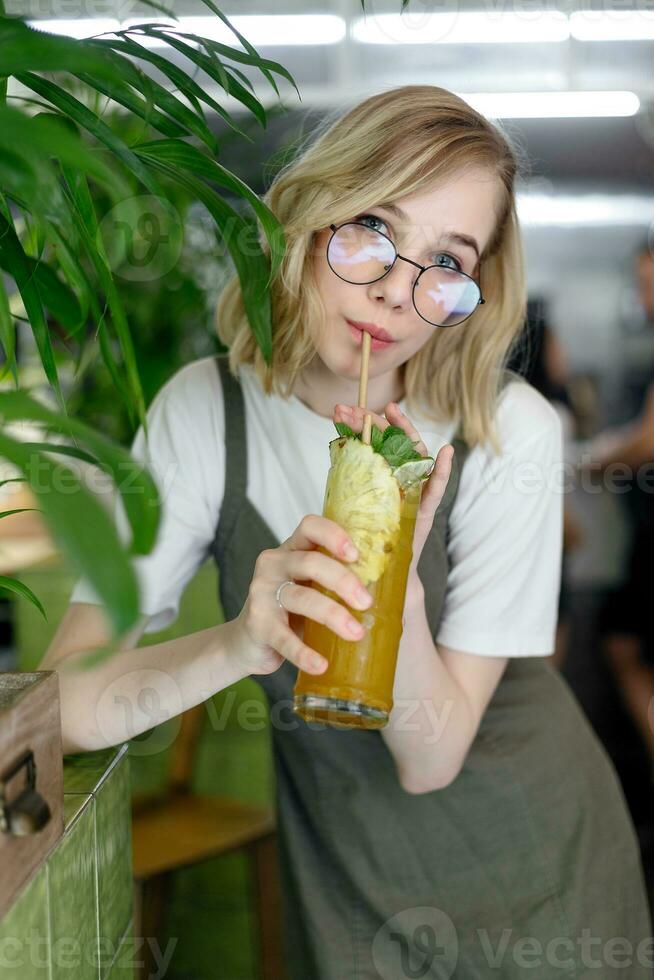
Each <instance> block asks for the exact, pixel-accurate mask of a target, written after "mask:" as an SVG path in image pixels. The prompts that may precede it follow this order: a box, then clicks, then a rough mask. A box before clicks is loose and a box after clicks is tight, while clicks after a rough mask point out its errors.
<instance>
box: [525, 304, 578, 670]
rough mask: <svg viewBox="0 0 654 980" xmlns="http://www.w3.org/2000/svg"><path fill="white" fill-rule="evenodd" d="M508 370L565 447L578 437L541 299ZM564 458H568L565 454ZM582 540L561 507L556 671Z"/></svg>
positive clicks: (563, 368)
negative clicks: (540, 403) (552, 417)
mask: <svg viewBox="0 0 654 980" xmlns="http://www.w3.org/2000/svg"><path fill="white" fill-rule="evenodd" d="M508 367H509V368H510V369H511V370H513V371H516V372H517V373H518V374H520V375H522V376H523V377H524V378H525V380H526V381H528V382H529V384H531V385H533V387H534V388H536V390H537V391H539V392H540V393H541V395H543V396H544V397H545V398H547V400H548V401H549V402H550V404H551V405H552V408H554V409H555V410H556V412H557V414H558V416H559V418H560V420H561V429H562V433H563V442H564V446H568V445H570V444H571V443H572V440H573V439H574V438H575V436H576V434H577V421H576V417H575V411H574V406H573V403H572V401H571V399H570V395H569V393H568V388H567V385H568V381H569V369H568V360H567V356H566V353H565V350H564V348H563V345H562V343H561V341H560V340H559V338H558V336H557V334H556V333H555V331H554V330H553V329H552V327H551V326H550V322H549V317H548V312H547V301H546V300H545V298H544V297H541V296H533V297H531V298H530V299H529V300H528V302H527V316H526V320H525V325H524V328H523V331H522V333H521V334H520V336H519V341H518V344H517V346H516V349H515V351H514V353H513V355H512V356H511V359H510V360H509V363H508ZM564 455H567V453H566V452H565V451H564ZM581 539H582V532H581V529H580V527H579V525H578V523H577V521H576V520H575V518H574V516H573V514H572V512H571V510H570V508H569V507H568V506H566V505H565V504H564V508H563V557H562V563H561V589H560V592H559V619H558V624H557V629H556V647H555V650H554V653H553V654H552V655H551V658H550V659H551V661H552V663H553V664H554V665H555V666H556V667H558V668H561V666H562V665H563V661H564V659H565V655H566V650H567V643H568V636H569V632H570V599H569V592H570V589H569V583H568V579H567V575H566V571H567V558H568V555H569V552H570V551H571V550H572V549H573V548H575V547H577V546H578V544H579V543H580V542H581Z"/></svg>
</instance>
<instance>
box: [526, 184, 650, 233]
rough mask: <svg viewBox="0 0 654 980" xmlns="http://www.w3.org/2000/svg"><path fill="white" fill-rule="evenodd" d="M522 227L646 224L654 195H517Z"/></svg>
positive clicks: (533, 192) (527, 192)
mask: <svg viewBox="0 0 654 980" xmlns="http://www.w3.org/2000/svg"><path fill="white" fill-rule="evenodd" d="M517 205H518V218H519V219H520V223H521V224H523V225H529V226H534V227H547V226H551V225H565V226H573V225H574V226H577V227H581V226H586V227H593V226H607V225H635V226H637V225H647V224H648V215H649V220H651V218H652V217H654V195H651V194H650V195H646V194H542V193H539V192H536V191H524V192H518V194H517Z"/></svg>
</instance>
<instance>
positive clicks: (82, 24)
mask: <svg viewBox="0 0 654 980" xmlns="http://www.w3.org/2000/svg"><path fill="white" fill-rule="evenodd" d="M27 23H28V24H29V25H30V27H36V28H37V30H39V31H45V32H46V33H47V34H61V35H63V36H64V37H74V38H76V39H77V40H81V39H82V38H85V37H94V36H95V35H96V34H106V33H107V32H112V33H113V31H119V30H120V21H119V20H110V19H109V18H102V17H84V18H82V19H80V20H29V21H28V22H27Z"/></svg>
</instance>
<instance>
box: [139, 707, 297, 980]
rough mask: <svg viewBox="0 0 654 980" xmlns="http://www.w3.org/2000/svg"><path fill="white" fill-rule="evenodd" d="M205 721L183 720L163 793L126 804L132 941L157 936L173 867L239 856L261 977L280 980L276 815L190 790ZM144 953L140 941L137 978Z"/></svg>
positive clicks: (199, 714)
mask: <svg viewBox="0 0 654 980" xmlns="http://www.w3.org/2000/svg"><path fill="white" fill-rule="evenodd" d="M203 718H204V704H198V705H196V706H195V707H194V708H190V709H189V710H188V711H185V712H184V713H183V714H182V716H181V727H180V731H179V733H178V736H177V738H176V740H175V742H174V744H173V747H172V758H171V764H170V769H169V781H168V786H167V787H166V790H165V791H164V792H162V793H157V794H150V795H148V796H141V797H135V798H134V799H133V801H132V856H133V874H134V935H135V936H145V937H149V936H152V937H159V936H161V935H162V925H163V920H164V914H165V911H166V908H167V905H168V901H169V898H170V895H171V886H172V881H173V874H174V872H175V871H176V870H177V869H179V868H186V867H188V866H189V865H192V864H197V863H198V862H199V861H204V860H206V859H208V858H212V857H216V856H218V855H220V854H228V853H230V852H233V851H243V852H244V853H245V854H246V855H247V857H248V858H249V861H250V866H251V869H252V876H253V886H254V887H253V891H254V895H255V906H256V919H257V925H258V930H257V932H258V941H257V940H255V941H256V942H257V945H258V949H259V962H260V977H261V980H286V972H285V970H284V955H283V942H282V936H283V923H282V920H281V893H280V889H279V880H278V873H277V863H276V862H277V853H276V836H275V820H274V813H273V811H272V809H271V808H269V807H261V806H253V805H251V804H249V803H242V802H240V801H238V800H235V799H232V798H231V797H226V796H225V797H223V796H202V795H199V794H197V793H194V792H192V790H191V775H192V769H193V762H194V759H195V750H196V747H197V743H198V739H199V735H200V731H201V727H202V722H203ZM149 954H150V947H149V944H148V942H147V941H146V942H145V943H143V945H142V946H141V947H140V949H139V953H138V956H136V957H135V959H136V960H141V961H143V963H144V965H143V968H142V972H141V974H140V975H141V977H144V978H145V977H147V976H148V975H151V974H153V973H154V971H155V969H156V967H155V963H154V961H153V959H152V957H151V955H149Z"/></svg>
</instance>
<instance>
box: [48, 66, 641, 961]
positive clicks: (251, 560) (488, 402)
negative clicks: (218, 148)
mask: <svg viewBox="0 0 654 980" xmlns="http://www.w3.org/2000/svg"><path fill="white" fill-rule="evenodd" d="M517 169H518V167H517V161H516V156H515V153H514V152H513V151H512V149H511V147H510V145H509V143H508V142H507V139H506V138H505V136H504V135H503V134H502V132H501V131H500V130H499V129H498V128H497V127H496V126H494V125H491V124H490V123H489V122H488V121H487V120H486V119H484V118H483V117H482V116H481V115H479V114H478V113H477V112H475V111H474V110H473V109H472V108H471V107H470V106H469V105H467V104H466V103H465V102H464V101H463V100H461V99H460V98H458V97H456V96H454V95H453V94H451V93H450V92H447V91H445V90H443V89H441V88H437V87H433V86H422V85H411V86H405V87H401V88H397V89H394V90H391V91H388V92H384V93H381V94H379V95H376V96H374V97H371V98H369V99H367V100H365V101H364V102H362V103H361V104H359V105H358V106H356V107H355V108H354V109H352V110H351V111H349V112H347V113H346V114H345V115H343V116H342V117H341V118H339V119H337V120H336V121H333V122H332V124H331V125H330V126H329V127H327V128H325V129H323V131H322V132H320V133H318V134H317V136H316V138H315V139H314V140H313V142H312V143H311V145H309V146H308V147H306V148H305V149H304V151H303V152H302V153H301V154H300V155H299V156H298V157H297V158H296V159H295V160H293V161H292V162H290V163H289V164H288V165H287V166H286V167H285V168H284V169H283V170H282V171H281V172H280V173H279V174H278V176H277V177H276V179H275V181H274V182H273V184H272V186H271V188H270V189H269V191H268V193H267V196H266V200H267V202H268V204H269V205H270V207H271V208H272V210H273V211H274V212H275V213H276V215H277V216H278V218H279V219H280V221H281V222H282V224H283V226H284V229H285V232H286V235H287V239H288V250H287V253H286V256H285V258H284V263H283V268H282V269H281V272H280V274H279V276H278V277H277V279H276V281H275V283H274V284H273V318H274V357H273V363H272V366H271V367H270V368H269V367H268V366H267V365H266V364H265V362H264V361H263V359H262V357H261V354H260V352H259V350H258V348H257V346H256V344H255V342H254V341H253V338H252V334H251V331H250V328H249V326H248V323H247V320H246V317H245V314H244V309H243V304H242V300H241V295H240V291H239V284H238V281H237V280H236V279H234V280H233V281H231V282H230V283H229V284H228V286H227V287H226V289H225V291H224V292H223V294H222V296H221V301H220V304H219V309H218V332H219V335H220V337H221V339H222V340H223V342H224V343H225V344H226V345H227V346H228V347H229V358H228V359H227V358H217V359H214V358H203V359H200V360H198V361H195V362H193V363H191V364H189V365H187V366H186V367H184V368H183V369H182V370H180V371H178V372H177V373H176V374H175V375H174V376H173V377H172V378H171V380H170V381H169V382H168V383H167V384H166V385H165V386H164V387H163V389H162V390H161V391H160V392H159V394H158V396H157V397H156V398H155V400H154V402H153V404H152V406H151V407H150V410H149V419H150V432H151V435H150V443H149V446H148V449H147V452H146V446H145V442H144V439H143V433H142V431H140V432H139V433H138V434H137V436H136V439H135V441H134V446H133V452H134V454H135V455H136V456H137V457H138V458H141V459H147V461H148V463H149V465H150V466H151V468H152V470H153V472H154V473H155V474H156V475H157V476H158V479H159V480H160V482H161V486H162V491H163V496H164V519H163V524H162V529H161V533H160V536H159V538H158V541H157V544H156V547H155V549H154V550H153V552H152V553H151V554H150V555H148V556H145V557H143V558H140V559H138V562H137V569H138V573H139V576H140V580H141V585H142V612H143V616H142V618H141V622H140V624H139V626H138V628H137V629H136V630H135V631H134V632H133V633H132V635H131V636H130V637H127V638H125V642H124V647H126V648H128V649H129V647H130V646H133V645H134V644H135V643H136V642H137V639H138V636H139V635H140V633H141V632H142V630H143V629H147V630H156V629H159V628H161V627H163V626H164V625H166V624H168V623H170V622H171V621H172V620H173V619H174V618H175V616H176V613H177V608H178V603H179V598H180V595H181V594H182V591H183V589H184V587H185V585H186V584H187V582H188V581H189V580H190V578H191V577H192V575H193V574H194V572H195V571H196V569H197V568H198V567H199V565H200V564H201V563H202V561H203V560H204V559H205V557H206V556H207V555H208V554H212V555H213V557H214V558H215V560H216V562H217V563H218V568H219V572H220V598H221V601H222V606H223V610H224V613H225V620H226V622H225V623H224V624H222V625H220V626H216V627H214V628H211V629H209V630H203V631H201V632H198V633H194V634H192V635H189V636H185V637H183V638H181V639H178V640H174V641H170V642H167V643H161V644H157V645H154V646H149V647H146V648H144V649H141V650H139V653H138V657H136V656H134V655H133V654H132V653H130V652H128V649H126V650H123V651H122V652H118V653H117V654H116V655H115V656H114V657H113V659H111V660H109V661H108V662H106V663H104V664H102V665H99V666H98V667H97V668H96V669H95V670H94V671H87V672H85V673H82V672H77V671H76V669H75V661H76V654H78V653H79V651H82V650H84V649H89V648H90V647H92V646H93V645H97V644H100V643H102V642H104V641H106V637H107V633H106V627H105V626H104V621H103V619H102V617H101V610H100V608H99V607H98V605H97V597H95V596H94V595H93V593H92V591H91V590H90V589H89V588H88V586H87V585H86V584H85V583H84V582H80V583H78V585H77V587H76V589H75V591H74V593H73V596H72V603H71V606H70V608H69V610H68V612H67V614H66V616H65V617H64V619H63V621H62V624H61V626H60V628H59V631H58V633H57V636H56V637H55V639H54V641H53V643H52V646H51V648H50V650H49V651H48V654H47V656H46V660H45V662H44V664H43V666H53V665H54V666H56V667H57V669H58V670H59V671H60V680H61V692H62V723H63V731H64V747H65V750H66V751H72V750H79V749H82V750H84V749H91V748H96V747H98V746H100V745H106V744H114V743H116V742H119V741H121V740H123V739H125V738H128V737H130V736H132V735H134V734H137V733H138V732H140V731H143V730H146V729H147V728H148V727H150V726H151V719H150V718H149V717H148V716H145V715H143V714H142V713H140V709H139V704H138V694H139V692H140V691H142V689H143V688H145V687H148V688H152V689H154V690H155V691H156V692H157V696H158V698H159V704H160V705H162V706H164V707H165V709H166V710H168V711H169V712H170V713H176V712H179V711H182V710H185V709H186V708H188V707H190V706H192V705H194V704H197V703H198V702H200V701H201V700H203V699H206V698H207V697H209V696H211V695H212V694H213V693H214V692H215V691H217V690H219V689H221V688H224V687H225V686H227V685H228V684H231V683H233V682H234V681H237V680H239V679H240V678H242V677H244V676H245V675H247V674H251V675H253V676H254V677H255V678H256V679H257V680H258V681H259V682H260V683H261V685H262V687H263V689H264V690H265V692H266V695H267V697H268V699H269V703H270V717H271V733H272V741H273V746H274V758H275V771H276V792H277V805H278V816H279V839H280V852H281V874H282V882H283V886H284V894H285V901H286V913H287V929H288V956H289V970H290V973H291V976H292V977H293V980H307V978H309V977H311V978H312V980H317V978H321V980H346V978H347V980H350V978H351V980H355V978H364V977H365V978H368V977H377V976H381V977H382V978H389V980H390V978H392V980H398V978H400V980H401V978H404V977H425V976H430V977H443V978H445V977H452V976H456V977H459V978H465V980H470V978H473V977H490V976H499V977H502V978H503V980H506V978H509V980H511V978H517V977H523V976H524V975H525V973H526V972H528V970H529V969H532V970H534V973H533V975H534V976H538V978H539V980H547V978H550V977H557V978H559V977H569V978H573V977H579V978H581V977H582V976H587V975H590V972H589V971H591V970H595V974H594V975H597V976H601V977H602V978H606V977H613V976H629V977H630V980H640V978H645V977H651V976H652V966H651V960H652V943H651V941H650V940H649V938H648V937H650V934H651V924H650V921H649V917H648V907H647V897H646V893H645V887H644V881H643V873H642V868H641V864H640V857H639V852H638V846H637V841H636V838H635V834H634V830H633V826H632V824H631V821H630V817H629V814H628V811H627V809H626V805H625V801H624V797H623V795H622V792H621V789H620V786H619V784H618V781H617V778H616V775H615V772H614V770H613V768H612V766H611V764H610V762H609V760H608V757H607V756H606V754H605V752H604V751H603V749H602V747H601V746H600V744H599V742H598V740H597V738H596V737H595V735H594V733H593V732H592V730H591V729H590V726H589V724H588V723H587V721H586V719H585V717H584V715H583V714H582V712H581V710H580V708H579V706H578V704H577V702H576V701H575V700H574V698H573V696H572V694H571V693H570V691H569V689H568V687H567V686H566V684H565V682H564V681H563V680H562V678H561V677H560V676H559V674H558V673H557V672H556V671H555V670H554V669H553V668H552V666H551V665H550V664H549V663H548V661H547V657H548V655H549V654H551V653H552V650H553V648H554V637H555V627H556V610H557V599H558V589H559V576H560V556H561V529H562V520H561V518H562V500H563V498H562V495H561V492H560V490H559V489H558V481H557V476H558V475H559V474H558V473H557V468H558V467H559V465H560V461H561V445H560V442H561V438H560V426H559V423H558V417H557V415H556V413H555V411H554V410H553V409H552V408H551V406H550V405H549V404H548V403H547V402H546V400H545V399H544V398H543V397H542V396H541V395H540V394H538V392H536V391H535V389H534V388H532V387H531V386H530V385H529V384H527V383H526V382H524V381H522V380H521V379H519V378H518V377H517V376H515V375H511V374H508V373H507V372H506V371H505V370H504V367H505V365H506V363H507V360H508V356H509V352H510V350H511V347H512V344H513V342H514V339H515V338H516V336H517V334H518V332H519V330H520V327H521V325H522V323H523V319H524V312H525V281H524V274H523V255H522V247H521V241H520V233H519V227H518V222H517V217H516V204H515V182H516V174H517ZM356 235H359V236H362V239H361V240H362V241H364V242H365V247H366V251H365V255H364V258H365V262H364V265H363V266H362V265H361V261H362V259H361V255H360V254H359V253H358V252H357V251H356V250H354V251H353V250H351V249H350V245H351V243H352V241H353V240H355V239H353V238H352V236H356ZM375 262H376V263H377V264H376V266H375V265H374V263H375ZM370 263H372V264H373V265H372V266H370ZM364 266H365V267H364ZM369 267H373V268H374V271H375V275H374V276H373V275H371V274H370V271H369ZM377 273H378V274H377ZM356 324H359V325H362V327H361V328H357V326H356ZM361 329H368V330H370V331H371V332H372V333H373V335H375V336H383V337H385V338H386V339H387V340H388V343H387V344H386V345H381V346H380V345H379V344H375V345H374V348H375V349H373V351H372V353H371V361H370V382H369V389H368V404H369V406H370V409H371V410H372V411H373V412H374V418H373V420H374V421H375V422H376V423H377V424H378V425H379V426H380V427H384V426H386V425H388V424H391V423H392V424H396V425H399V426H401V427H402V428H404V429H405V431H406V432H407V433H409V435H410V436H411V438H412V439H414V440H418V439H419V440H420V443H419V450H420V451H421V452H423V453H424V452H426V451H428V452H429V453H430V454H431V455H433V456H436V455H437V456H438V460H437V466H436V468H435V470H434V473H433V474H432V477H431V478H430V481H429V483H428V484H427V486H426V487H425V490H424V493H423V502H422V506H421V511H420V516H419V522H418V526H417V529H416V537H415V542H414V558H413V563H412V567H411V570H410V574H409V581H408V586H407V598H406V605H405V609H404V630H403V634H402V639H401V645H400V650H399V655H398V665H397V674H396V682H395V689H394V699H395V705H394V708H393V712H392V714H391V719H390V721H389V724H388V725H387V726H386V727H385V728H383V729H381V730H379V731H355V730H342V729H335V728H329V727H327V726H321V725H307V724H306V723H305V722H304V721H302V720H301V719H300V718H299V717H297V716H296V715H294V714H293V712H292V709H291V705H292V696H293V685H294V682H295V678H296V675H297V669H298V667H302V668H303V669H305V670H308V671H311V672H314V673H320V672H321V670H322V669H324V666H325V664H324V661H322V659H321V658H318V659H316V656H315V654H314V653H312V651H310V650H309V649H308V648H307V647H305V645H304V644H303V641H302V635H303V626H302V624H303V622H304V620H305V618H307V617H308V618H310V619H314V620H317V621H319V622H322V623H325V624H327V625H328V626H329V627H330V628H331V629H332V630H334V632H336V633H338V634H339V635H341V636H343V637H346V638H348V639H351V638H352V634H351V633H350V632H349V620H350V616H349V613H348V611H347V609H346V608H345V605H344V604H347V605H349V606H350V607H351V608H359V609H360V608H365V604H366V601H365V596H364V597H363V599H362V600H360V599H359V596H358V594H357V585H358V584H359V583H358V579H357V578H356V576H355V575H354V574H353V573H352V572H351V570H349V569H348V567H347V563H348V561H351V560H352V556H351V555H348V554H347V553H346V550H345V548H346V545H347V544H348V535H347V534H346V533H345V532H344V530H343V529H342V528H340V527H339V526H338V525H337V524H335V523H334V522H332V521H330V520H328V519H326V518H323V517H321V516H320V515H321V511H322V503H323V493H324V486H325V480H326V478H327V471H328V468H329V454H328V452H327V444H328V442H329V441H330V440H331V439H333V438H334V436H335V428H334V421H335V420H336V421H337V420H342V421H346V422H348V423H349V424H350V425H351V426H352V427H353V428H356V427H358V426H360V425H361V412H360V411H357V410H356V408H353V406H356V402H357V394H358V375H359V366H360V355H361ZM449 446H452V449H450V448H448V447H449ZM452 451H453V453H454V455H453V458H452V455H451V454H452ZM118 516H119V518H120V514H119V515H118ZM123 526H124V525H123ZM349 543H351V542H349ZM319 545H322V546H323V547H324V548H326V549H327V550H328V551H329V555H326V554H323V553H321V552H319V551H318V550H317V548H318V546H319ZM332 556H333V557H332ZM311 581H315V582H319V583H320V584H322V585H323V586H326V587H327V588H330V589H333V590H334V591H335V592H336V593H337V594H338V595H339V596H340V597H341V598H342V600H343V603H344V604H342V603H337V602H333V601H331V600H330V599H328V598H327V597H326V596H323V595H322V594H320V593H319V592H318V591H317V590H316V589H313V588H311V587H310V582H311ZM135 665H138V667H136V668H135ZM118 694H120V695H121V701H120V702H118V703H121V705H124V699H125V698H128V699H129V700H130V701H131V702H132V704H133V705H134V710H133V713H132V719H133V725H132V728H130V729H129V730H126V728H125V712H124V711H123V710H121V711H120V712H117V711H116V709H115V704H116V703H117V702H116V700H115V699H116V695H118ZM626 964H628V965H626ZM625 971H626V972H625Z"/></svg>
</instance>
